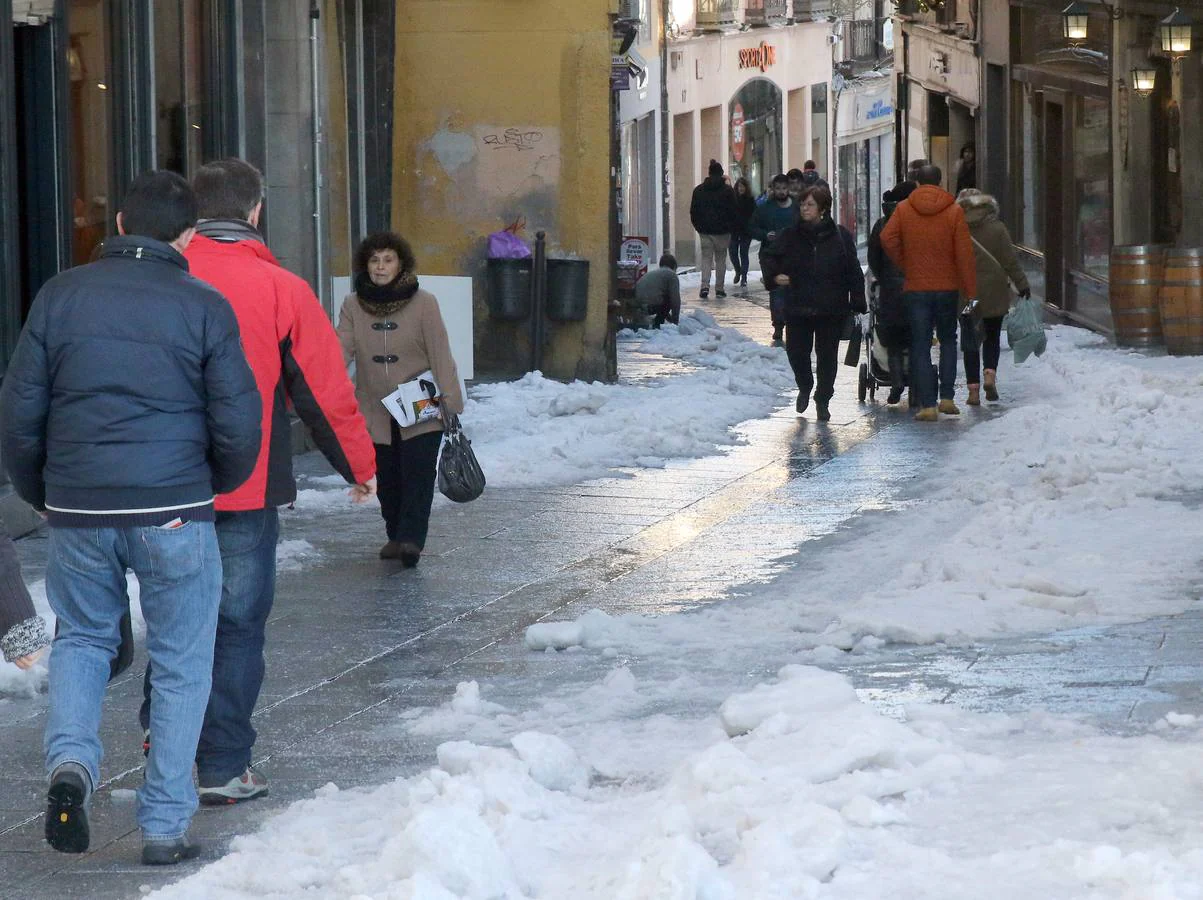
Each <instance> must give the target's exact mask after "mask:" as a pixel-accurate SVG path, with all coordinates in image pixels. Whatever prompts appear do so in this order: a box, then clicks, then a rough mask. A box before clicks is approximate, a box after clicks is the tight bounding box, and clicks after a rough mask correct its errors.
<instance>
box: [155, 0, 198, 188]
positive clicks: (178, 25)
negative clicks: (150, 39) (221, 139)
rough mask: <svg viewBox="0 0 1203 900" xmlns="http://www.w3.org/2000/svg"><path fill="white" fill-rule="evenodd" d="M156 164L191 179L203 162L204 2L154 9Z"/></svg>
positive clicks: (177, 1)
mask: <svg viewBox="0 0 1203 900" xmlns="http://www.w3.org/2000/svg"><path fill="white" fill-rule="evenodd" d="M154 28H155V40H154V44H155V164H156V165H157V166H158V167H159V168H160V169H170V170H171V171H173V172H179V173H180V174H182V175H187V176H191V174H192V172H193V171H194V170H195V169H196V167H197V166H199V165H201V163H202V162H203V159H202V152H203V149H202V148H203V146H204V143H203V142H204V128H205V125H206V122H205V119H206V116H205V108H204V102H203V101H204V84H205V80H204V53H203V45H202V35H203V34H204V17H203V12H202V9H201V0H167V2H160V3H156V4H155V16H154Z"/></svg>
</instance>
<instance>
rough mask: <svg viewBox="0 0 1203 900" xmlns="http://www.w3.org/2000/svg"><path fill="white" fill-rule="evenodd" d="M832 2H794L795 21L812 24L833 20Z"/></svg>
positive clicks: (823, 0) (811, 0)
mask: <svg viewBox="0 0 1203 900" xmlns="http://www.w3.org/2000/svg"><path fill="white" fill-rule="evenodd" d="M831 3H832V0H794V21H795V22H811V21H816V22H817V21H819V20H820V19H829V18H831V15H832V12H831Z"/></svg>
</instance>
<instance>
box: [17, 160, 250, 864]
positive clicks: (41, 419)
mask: <svg viewBox="0 0 1203 900" xmlns="http://www.w3.org/2000/svg"><path fill="white" fill-rule="evenodd" d="M196 219H197V207H196V198H195V196H194V194H193V192H192V188H191V187H189V185H188V183H187V182H186V181H184V179H183V178H181V177H180V176H178V175H175V174H174V173H171V172H148V173H146V174H144V175H141V176H139V177H138V178H137V179H136V180H135V181H134V183H133V184H132V185H131V186H130V190H129V193H128V195H127V196H126V198H125V201H124V203H123V205H122V207H121V212H120V213H118V215H117V230H118V232H119V233H120V236H118V237H115V238H110V239H109V240H106V241H105V244H104V250H103V252H102V253H101V256H100V259H99V260H97V261H96V262H95V263H92V264H91V265H87V266H82V267H80V268H76V269H71V270H69V271H67V272H63V273H62V274H60V275H58V276H56V277H55V278H53V279H51V280H50V281H49V282H47V283H46V285H45V287H43V288H42V290H41V291H40V292H39V293H38V296H37V299H36V300H35V301H34V304H33V308H32V309H31V310H30V313H29V319H28V321H27V322H26V323H25V329H24V331H23V332H22V333H21V338H20V341H19V342H18V344H17V349H16V352H15V353H14V355H13V359H12V362H11V364H10V365H9V368H8V372H7V373H6V374H5V377H4V385H3V388H2V389H0V410H3V426H2V428H0V449H2V450H3V459H4V462H5V464H6V465H7V467H8V472H9V476H10V477H11V478H12V482H13V485H14V487H15V488H16V490H17V492H18V493H19V494H20V495H21V497H22V499H24V500H25V501H26V502H28V503H29V504H31V505H32V506H33V507H34V508H35V509H37V510H39V511H41V512H42V513H43V514H44V515H45V516H46V518H47V520H48V522H49V524H50V549H49V558H48V562H47V569H46V595H47V598H48V599H49V601H50V606H51V608H52V609H53V610H54V612H55V614H56V615H57V616H58V626H59V631H58V635H57V636H56V637H55V639H54V644H53V648H52V650H51V657H50V680H49V712H48V714H47V719H46V738H45V749H46V766H47V771H48V772H49V773H50V787H49V791H48V794H47V808H46V840H47V841H48V842H49V843H50V845H51V846H52V847H54V849H56V850H60V851H62V852H66V853H82V852H84V851H85V850H87V848H88V842H89V831H88V815H87V806H88V800H89V797H90V795H91V793H92V790H93V789H94V788H95V786H96V785H97V784H98V783H99V778H100V773H99V767H100V757H101V746H100V740H99V725H100V710H101V702H102V698H103V694H104V688H105V684H106V682H107V681H108V677H109V664H110V661H111V660H112V659H113V658H114V657H115V656H116V654H117V648H118V644H119V642H120V633H119V628H120V620H121V615H122V613H123V612H124V611H125V609H126V596H125V584H126V582H125V573H126V570H127V569H132V570H133V572H134V574H135V575H137V577H138V581H139V584H140V586H141V602H142V613H143V616H144V618H145V619H146V646H147V650H148V651H149V653H150V658H151V660H152V662H153V668H154V675H153V680H152V691H153V693H154V697H155V702H154V711H153V714H152V718H151V732H152V735H153V739H152V741H151V753H150V758H149V759H148V760H147V765H146V780H145V782H144V783H143V785H142V787H141V788H140V789H139V790H138V824H139V825H140V826H141V828H142V837H143V844H142V861H143V862H144V863H147V864H151V865H154V864H159V865H163V864H171V863H175V862H179V861H180V860H181V859H187V858H189V857H191V856H195V855H196V852H197V848H196V845H195V844H193V843H191V842H190V841H189V839H188V826H189V823H190V822H191V820H192V815H193V813H194V812H195V811H196V807H197V797H196V788H195V787H194V786H193V783H192V761H193V757H194V755H195V753H196V744H197V738H198V736H199V734H200V728H201V721H202V719H203V717H204V712H205V704H206V702H207V700H208V697H209V684H210V676H211V672H212V665H213V642H214V635H215V633H216V629H217V611H218V605H219V603H220V602H221V576H222V573H221V558H220V555H219V553H218V547H217V536H216V533H215V531H214V526H213V520H214V512H213V498H214V495H215V494H219V493H224V492H227V491H231V490H233V489H234V488H236V487H238V486H239V485H240V484H242V483H243V482H244V481H245V480H246V479H247V478H248V477H249V476H250V474H251V471H252V469H253V468H254V465H255V461H256V458H257V457H258V454H259V437H260V423H259V420H260V402H259V393H258V391H257V390H256V387H255V380H254V376H253V375H252V374H251V369H250V366H249V365H248V364H247V361H246V357H245V356H244V355H243V351H242V344H241V341H240V339H239V332H238V322H237V320H236V319H235V318H234V312H233V310H232V309H231V308H230V305H229V304H228V303H227V302H226V300H225V298H224V297H222V296H221V294H219V293H218V292H217V291H215V290H214V289H213V288H211V287H209V286H207V285H205V284H204V283H202V282H201V281H199V280H197V279H196V278H193V277H192V276H191V275H189V274H188V263H187V261H186V260H185V259H184V257H183V255H182V251H183V250H184V248H185V247H187V245H188V243H189V241H190V240H191V239H192V236H193V234H194V233H195V225H196Z"/></svg>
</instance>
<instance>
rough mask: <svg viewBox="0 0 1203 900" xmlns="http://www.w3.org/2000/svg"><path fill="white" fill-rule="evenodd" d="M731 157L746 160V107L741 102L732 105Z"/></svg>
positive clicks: (738, 161)
mask: <svg viewBox="0 0 1203 900" xmlns="http://www.w3.org/2000/svg"><path fill="white" fill-rule="evenodd" d="M731 157H732V158H733V159H734V160H735V161H736V162H737V163H741V162H743V161H744V108H743V106H742V105H741V104H739V103H736V104H735V105H734V106H732V107H731Z"/></svg>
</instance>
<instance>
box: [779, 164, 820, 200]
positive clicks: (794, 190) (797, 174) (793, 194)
mask: <svg viewBox="0 0 1203 900" xmlns="http://www.w3.org/2000/svg"><path fill="white" fill-rule="evenodd" d="M816 174H817V173H816ZM785 177H786V178H788V179H789V195H790V198H791V199H792V200H793V201H794V202H795V203H799V204H800V203H801V202H802V191H804V190H805V189H806V178H805V177H804V176H803V174H802V170H801V169H790V170H789V171H788V172H786V173H785Z"/></svg>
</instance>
